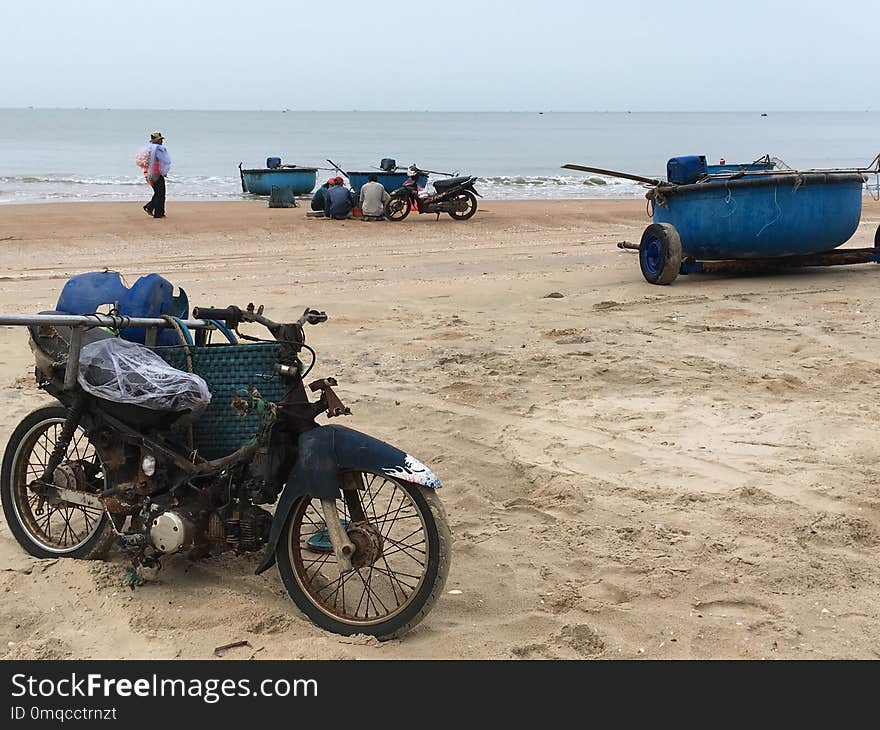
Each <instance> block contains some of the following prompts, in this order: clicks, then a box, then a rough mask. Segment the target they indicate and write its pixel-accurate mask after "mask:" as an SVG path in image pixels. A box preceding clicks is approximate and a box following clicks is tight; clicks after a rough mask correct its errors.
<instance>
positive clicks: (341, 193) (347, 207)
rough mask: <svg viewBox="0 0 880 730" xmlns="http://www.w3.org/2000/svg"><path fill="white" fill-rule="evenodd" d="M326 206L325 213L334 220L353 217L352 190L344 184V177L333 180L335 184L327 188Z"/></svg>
mask: <svg viewBox="0 0 880 730" xmlns="http://www.w3.org/2000/svg"><path fill="white" fill-rule="evenodd" d="M326 201H327V204H326V207H325V208H324V215H325V216H327V217H328V218H333V219H334V220H338V221H339V220H345V219H346V218H350V217H351V209H352V208H353V207H354V201H353V200H352V194H351V191H350V190H349V189H348V188H347V187H345V186H344V185H343V184H342V178H341V177H337V178H334V180H333V185H332V186H331V187H329V188H327V196H326Z"/></svg>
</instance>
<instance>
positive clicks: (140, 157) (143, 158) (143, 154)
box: [134, 145, 150, 170]
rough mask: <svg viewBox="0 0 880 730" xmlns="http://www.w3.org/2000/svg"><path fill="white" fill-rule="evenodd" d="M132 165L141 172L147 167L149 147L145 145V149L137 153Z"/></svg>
mask: <svg viewBox="0 0 880 730" xmlns="http://www.w3.org/2000/svg"><path fill="white" fill-rule="evenodd" d="M134 164H135V165H137V166H138V167H139V168H141V170H146V169H147V167H149V165H150V145H147V146H146V147H144V148H143V149H141V150H139V151H138V153H137V154H136V155H135V156H134Z"/></svg>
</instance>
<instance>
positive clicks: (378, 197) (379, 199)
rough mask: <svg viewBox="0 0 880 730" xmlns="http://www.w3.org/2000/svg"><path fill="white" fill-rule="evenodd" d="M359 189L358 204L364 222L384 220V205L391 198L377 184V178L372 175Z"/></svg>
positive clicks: (378, 183) (380, 185) (382, 187)
mask: <svg viewBox="0 0 880 730" xmlns="http://www.w3.org/2000/svg"><path fill="white" fill-rule="evenodd" d="M368 180H369V182H367V183H366V184H365V185H364V186H363V187H362V188H361V194H360V204H361V210H362V211H363V213H364V220H366V221H380V220H383V219H384V218H385V203H387V202H388V201H389V200H390V199H391V196H390V195H389V194H388V191H387V190H385V187H384V186H383V185H382V184H381V183H380V182H379V177H378V176H377V175H375V174H372V175H370V176H369V178H368Z"/></svg>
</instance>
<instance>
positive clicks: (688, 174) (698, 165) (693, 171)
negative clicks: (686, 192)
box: [666, 155, 707, 185]
mask: <svg viewBox="0 0 880 730" xmlns="http://www.w3.org/2000/svg"><path fill="white" fill-rule="evenodd" d="M706 170H707V165H706V155H687V156H685V157H673V158H672V159H671V160H669V162H667V163H666V179H667V180H668V181H669V182H671V183H674V184H675V185H687V184H688V183H695V182H696V181H697V180H699V179H700V178H701V177H705V176H706V175H707V171H706Z"/></svg>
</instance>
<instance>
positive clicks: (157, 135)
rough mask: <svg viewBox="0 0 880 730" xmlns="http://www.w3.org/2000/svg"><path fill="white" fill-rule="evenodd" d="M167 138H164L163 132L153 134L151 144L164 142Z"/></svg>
mask: <svg viewBox="0 0 880 730" xmlns="http://www.w3.org/2000/svg"><path fill="white" fill-rule="evenodd" d="M164 140H165V138H164V137H163V136H162V133H161V132H153V133H152V134H151V135H150V142H162V141H164Z"/></svg>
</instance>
